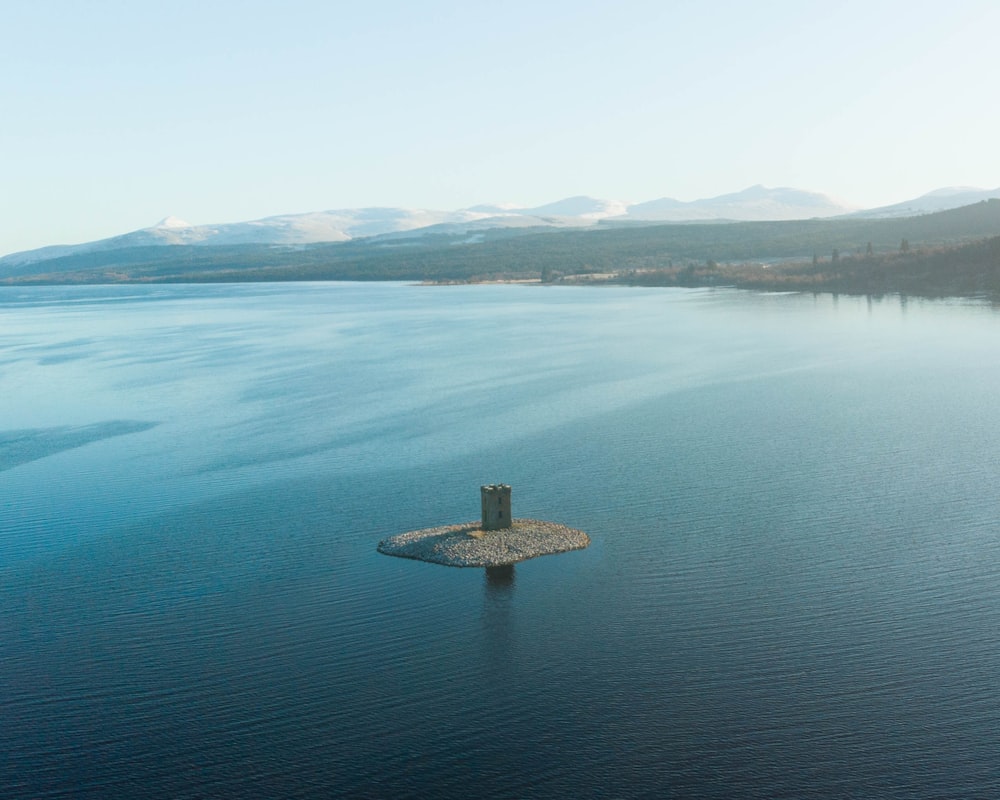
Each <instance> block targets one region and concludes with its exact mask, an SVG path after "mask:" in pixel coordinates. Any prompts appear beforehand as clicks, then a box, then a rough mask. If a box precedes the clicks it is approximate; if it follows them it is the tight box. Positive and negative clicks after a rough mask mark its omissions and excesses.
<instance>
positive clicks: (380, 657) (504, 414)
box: [0, 284, 1000, 798]
mask: <svg viewBox="0 0 1000 800" xmlns="http://www.w3.org/2000/svg"><path fill="white" fill-rule="evenodd" d="M998 397H1000V315H998V312H997V311H996V310H994V309H992V308H990V307H989V306H987V305H985V304H981V303H977V302H973V301H963V302H960V301H953V302H931V301H915V300H912V299H911V300H909V301H905V300H900V299H898V298H886V299H883V300H867V299H865V298H847V297H839V298H837V297H834V296H830V295H819V296H815V297H814V296H811V295H767V294H753V293H744V292H736V291H726V290H719V291H709V290H673V289H670V290H651V289H628V288H620V289H614V288H606V289H580V288H570V287H563V288H558V287H528V286H468V287H459V286H456V287H419V286H408V285H402V284H371V285H369V284H297V285H244V286H198V287H194V286H170V287H135V286H128V287H70V288H64V287H59V288H29V289H12V288H7V289H2V290H0V412H2V416H0V796H2V797H5V798H20V797H25V798H38V797H73V798H79V797H95V798H98V797H100V798H108V797H144V798H196V797H209V796H211V797H331V796H338V797H386V798H402V797H421V796H434V797H443V798H450V797H454V798H459V797H461V798H465V797H484V798H517V797H581V796H604V797H678V798H826V797H838V798H843V797H853V798H875V797H878V798H943V797H955V798H960V797H997V796H1000V460H998V457H997V454H998V453H1000V404H998V402H997V398H998ZM498 481H502V482H506V483H510V484H512V485H513V505H514V513H515V516H520V517H536V518H541V519H548V520H552V521H555V522H560V523H563V524H566V525H570V526H571V527H575V528H580V529H583V530H586V531H587V532H588V533H589V534H590V535H591V538H592V540H593V544H592V545H591V547H590V548H589V549H587V550H584V551H579V552H574V553H567V554H563V555H559V556H549V557H545V558H540V559H536V560H533V561H529V562H525V563H522V564H518V565H517V566H516V567H515V568H514V571H513V574H512V575H510V576H506V577H504V576H489V575H487V574H486V573H485V572H484V571H483V570H476V569H470V570H461V569H453V568H447V567H440V566H436V565H430V564H423V563H419V562H414V561H406V560H402V559H394V558H389V557H386V556H382V555H379V554H378V553H377V552H376V550H375V546H376V544H377V543H378V541H379V539H381V538H383V537H385V536H388V535H391V534H394V533H400V532H402V531H406V530H411V529H415V528H422V527H430V526H434V525H441V524H448V523H454V522H465V521H469V520H474V519H476V518H477V516H478V513H479V486H480V484H483V483H493V482H498Z"/></svg>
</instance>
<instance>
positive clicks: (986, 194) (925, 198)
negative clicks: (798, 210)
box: [852, 186, 1000, 217]
mask: <svg viewBox="0 0 1000 800" xmlns="http://www.w3.org/2000/svg"><path fill="white" fill-rule="evenodd" d="M994 197H1000V188H997V189H979V188H977V187H975V186H946V187H944V188H942V189H935V190H934V191H933V192H928V193H927V194H923V195H920V197H914V198H913V199H912V200H904V201H903V202H901V203H893V204H892V205H888V206H879V207H878V208H869V209H866V210H864V211H857V212H855V213H854V214H852V216H855V217H913V216H916V215H918V214H931V213H933V212H935V211H947V210H948V209H950V208H960V207H961V206H971V205H972V204H973V203H979V202H982V201H983V200H989V199H991V198H994Z"/></svg>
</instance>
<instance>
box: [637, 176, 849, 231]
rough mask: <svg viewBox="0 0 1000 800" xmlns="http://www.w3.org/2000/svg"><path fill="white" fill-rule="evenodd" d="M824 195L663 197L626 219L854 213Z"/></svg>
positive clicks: (764, 191) (763, 191) (761, 190)
mask: <svg viewBox="0 0 1000 800" xmlns="http://www.w3.org/2000/svg"><path fill="white" fill-rule="evenodd" d="M852 210H853V209H852V208H851V207H850V206H847V205H845V204H844V203H841V202H838V201H836V200H833V199H832V198H830V197H828V196H827V195H825V194H819V193H818V192H807V191H804V190H802V189H790V188H784V187H783V188H776V189H772V188H769V187H767V186H760V185H757V186H751V187H750V188H748V189H744V190H743V191H742V192H734V193H733V194H724V195H720V196H719V197H709V198H706V199H703V200H694V201H692V202H689V203H685V202H682V201H680V200H674V199H673V198H671V197H663V198H660V199H659V200H650V201H648V202H645V203H635V204H633V205H630V206H629V207H628V210H627V211H626V213H625V214H624V218H625V219H634V220H650V221H651V220H658V221H663V222H693V221H696V220H706V221H707V220H739V221H751V220H758V221H765V220H768V221H770V220H786V219H812V218H813V217H834V216H838V215H840V214H846V213H849V212H850V211H852Z"/></svg>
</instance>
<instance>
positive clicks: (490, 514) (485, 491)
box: [479, 483, 513, 531]
mask: <svg viewBox="0 0 1000 800" xmlns="http://www.w3.org/2000/svg"><path fill="white" fill-rule="evenodd" d="M479 491H480V493H481V494H482V500H483V530H484V531H498V530H502V529H503V528H509V527H510V526H511V523H512V521H513V520H512V518H511V515H510V487H509V486H508V485H507V484H505V483H497V484H490V485H489V486H480V487H479Z"/></svg>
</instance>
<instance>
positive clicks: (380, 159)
mask: <svg viewBox="0 0 1000 800" xmlns="http://www.w3.org/2000/svg"><path fill="white" fill-rule="evenodd" d="M998 30H1000V3H997V2H996V1H995V0H978V1H977V0H953V1H952V2H948V3H942V2H940V1H939V0H934V1H933V2H923V0H908V2H907V1H904V0H839V1H838V2H829V3H813V2H806V1H804V0H798V1H797V2H785V1H784V0H776V1H775V2H767V0H759V1H758V2H726V1H723V2H715V3H708V2H704V3H703V2H680V1H678V2H671V1H670V0H660V2H651V1H650V0H618V2H616V3H610V2H591V1H590V0H583V1H581V2H568V0H567V1H561V0H560V1H557V2H544V0H536V2H530V3H529V2H522V0H508V1H507V2H504V3H496V2H490V3H485V2H483V3H477V2H469V0H467V1H466V2H463V3H459V2H438V1H437V0H431V1H429V2H395V0H387V1H384V2H379V1H378V0H370V1H369V2H366V3H361V2H352V3H345V2H337V1H336V0H333V1H332V2H331V0H323V1H322V2H321V1H320V0H284V1H283V2H280V3H279V2H276V1H275V2H263V1H262V0H243V1H242V2H212V0H200V1H199V2H192V1H191V0H163V1H158V2H145V0H89V1H87V2H84V0H0V148H2V159H0V214H2V217H0V219H2V220H3V222H2V225H0V254H2V253H7V252H11V251H14V250H21V249H27V248H32V247H38V246H42V245H46V244H56V243H69V242H78V241H86V240H90V239H96V238H101V237H104V236H110V235H114V234H117V233H123V232H126V231H129V230H133V229H136V228H140V227H146V226H148V225H152V224H155V223H156V222H157V221H158V220H159V219H160V218H162V217H165V216H167V215H176V216H178V217H181V218H183V219H185V220H187V221H189V222H191V223H195V224H198V223H211V222H235V221H239V220H247V219H255V218H258V217H263V216H268V215H273V214H282V213H292V212H304V211H318V210H323V209H334V208H353V207H359V206H371V205H381V206H408V207H425V208H441V209H454V208H460V207H464V206H468V205H473V204H476V203H485V202H512V203H517V204H521V205H537V204H541V203H545V202H549V201H553V200H557V199H560V198H562V197H566V196H570V195H574V194H589V195H593V196H596V197H604V198H611V199H622V200H633V201H642V200H652V199H655V198H659V197H675V198H677V199H680V200H694V199H697V198H700V197H711V196H714V195H718V194H723V193H726V192H732V191H738V190H740V189H743V188H745V187H747V186H749V185H751V184H755V183H763V184H766V185H768V186H794V187H797V188H803V189H812V190H816V191H822V192H826V193H828V194H831V195H834V196H836V197H839V198H841V199H843V200H846V201H848V202H850V203H853V204H856V205H859V206H865V207H870V206H875V205H883V204H887V203H891V202H896V201H899V200H904V199H907V198H909V197H913V196H916V195H919V194H923V193H924V192H926V191H929V190H931V189H935V188H938V187H941V186H948V185H971V186H981V187H985V188H994V187H996V186H998V185H1000V106H998V104H997V88H996V86H997V82H998V79H1000V57H998V56H997V46H996V36H997V31H998Z"/></svg>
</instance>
